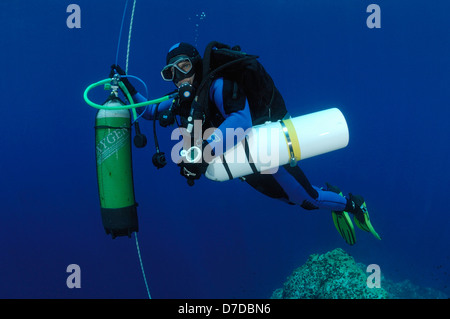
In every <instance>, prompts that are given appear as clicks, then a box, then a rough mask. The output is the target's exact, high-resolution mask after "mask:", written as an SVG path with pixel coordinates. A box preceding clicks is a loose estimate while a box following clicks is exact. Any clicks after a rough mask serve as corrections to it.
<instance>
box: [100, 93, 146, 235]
mask: <svg viewBox="0 0 450 319" xmlns="http://www.w3.org/2000/svg"><path fill="white" fill-rule="evenodd" d="M103 105H108V106H119V105H124V103H123V102H122V101H121V100H120V99H119V98H117V97H115V96H114V95H111V96H110V98H109V99H108V100H107V101H106V102H105V103H104V104H103ZM95 148H96V162H97V181H98V194H99V197H100V208H101V215H102V223H103V227H104V228H105V231H106V234H111V235H112V238H115V237H117V236H128V237H130V236H131V233H132V232H133V231H136V232H137V231H138V218H137V209H136V207H137V203H136V202H135V197H134V185H133V170H132V161H131V115H130V111H129V110H107V109H101V110H99V111H98V112H97V116H96V121H95Z"/></svg>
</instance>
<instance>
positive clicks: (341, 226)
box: [326, 183, 356, 245]
mask: <svg viewBox="0 0 450 319" xmlns="http://www.w3.org/2000/svg"><path fill="white" fill-rule="evenodd" d="M326 185H327V190H329V191H331V192H334V193H336V194H339V195H341V196H342V197H344V195H343V194H342V192H341V190H340V189H339V188H338V187H337V186H333V185H331V184H329V183H326ZM331 216H332V217H333V222H334V226H335V227H336V229H337V231H338V232H339V234H341V236H342V238H344V240H345V241H346V242H347V244H349V245H354V244H355V243H356V236H355V228H354V227H353V223H352V220H351V219H350V215H349V214H348V212H346V211H331Z"/></svg>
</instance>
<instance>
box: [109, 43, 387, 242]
mask: <svg viewBox="0 0 450 319" xmlns="http://www.w3.org/2000/svg"><path fill="white" fill-rule="evenodd" d="M217 48H223V45H221V44H220V43H217V42H212V43H210V44H209V45H208V47H207V50H205V54H204V57H203V59H202V57H201V56H200V54H199V52H198V51H197V49H196V48H195V47H194V46H192V45H190V44H188V43H184V42H181V43H177V44H175V45H173V46H172V47H171V48H170V49H169V52H168V53H167V56H166V65H165V66H164V68H163V69H162V71H161V75H162V78H163V79H164V80H165V81H170V82H173V84H174V85H175V86H176V87H177V89H178V90H179V92H180V93H179V95H178V98H174V99H173V100H168V101H165V102H162V103H160V104H157V105H151V106H148V107H141V108H138V109H137V112H138V113H139V114H140V115H141V116H142V117H143V118H145V119H147V120H154V119H158V120H159V122H160V124H161V125H162V126H167V125H168V124H173V123H174V121H177V124H178V125H179V126H181V127H187V126H188V125H189V123H190V121H191V120H192V117H194V118H197V119H201V120H202V122H203V126H202V130H203V132H204V131H205V130H206V129H207V128H213V133H212V134H210V135H209V137H205V139H204V140H202V141H201V143H200V144H201V145H199V146H200V147H201V149H202V150H203V152H208V154H212V156H213V157H214V156H220V155H222V154H223V153H224V152H226V151H227V150H228V149H230V148H232V147H234V145H236V144H237V143H240V142H241V141H242V140H243V139H244V137H245V134H242V135H239V134H238V136H237V137H236V136H234V137H233V140H234V141H233V142H232V143H230V142H227V136H226V134H221V132H226V129H227V128H231V129H236V128H242V129H243V130H242V131H243V132H244V131H246V130H247V129H248V128H250V127H252V126H254V125H257V124H261V123H265V122H266V121H278V120H282V119H286V118H289V117H290V115H289V114H288V113H287V110H286V107H285V103H284V100H283V98H282V96H281V94H280V92H279V91H278V89H277V88H276V87H275V85H274V83H273V81H272V79H271V78H270V76H268V75H267V73H266V72H265V70H264V68H262V66H261V64H259V62H257V63H256V62H255V63H256V64H253V66H256V68H254V69H258V72H259V73H260V74H261V77H262V78H263V80H262V82H264V83H263V86H262V87H263V88H264V89H261V85H260V86H259V92H254V91H255V88H251V85H252V84H249V82H252V83H253V82H255V81H247V83H243V82H242V81H237V80H236V79H233V77H232V76H227V73H226V72H222V73H217V74H216V76H212V72H211V68H210V67H209V65H210V64H211V61H212V59H211V52H214V50H216V49H217ZM227 48H228V51H227V52H229V53H230V54H233V53H236V54H238V53H239V52H240V48H239V47H234V48H232V49H229V47H228V46H227ZM208 49H209V50H208ZM225 51H226V50H225ZM233 51H234V52H233ZM216 60H217V59H216ZM249 63H251V62H249ZM236 65H237V64H236ZM236 65H235V67H236ZM238 72H239V71H238ZM116 73H118V74H119V75H126V74H125V72H124V71H123V70H122V69H121V68H120V66H118V65H112V66H111V74H110V77H112V76H113V75H114V74H116ZM235 73H236V72H235ZM241 73H242V72H241ZM228 74H232V73H230V72H228ZM121 80H122V82H123V84H124V85H125V86H126V88H127V89H128V91H129V93H130V95H131V96H132V98H133V100H134V102H135V103H139V102H144V101H147V100H146V98H145V97H144V96H143V95H141V94H140V93H139V92H138V91H137V90H136V88H135V87H134V86H133V85H132V84H131V83H130V81H129V80H128V79H127V78H126V77H122V78H121ZM264 85H265V86H264ZM249 86H250V88H249ZM252 93H254V94H252ZM194 97H195V98H194ZM264 99H266V100H265V101H264ZM263 104H264V107H261V105H263ZM258 108H259V109H258ZM178 120H180V122H181V123H178ZM203 132H201V133H203ZM201 136H203V134H201ZM218 137H219V138H218ZM197 145H198V143H197ZM157 151H158V146H157ZM155 155H156V154H155ZM153 162H154V164H155V165H156V164H157V163H155V158H153ZM156 162H158V160H156ZM163 162H164V161H163ZM160 164H161V163H160ZM163 165H164V163H162V165H160V166H159V167H162V166H163ZM178 165H179V166H180V174H181V175H182V176H184V177H185V178H187V179H188V182H190V185H192V184H193V181H194V180H197V179H199V178H200V177H201V175H202V174H204V173H205V171H206V169H207V167H208V162H207V161H205V160H201V161H198V162H194V163H191V162H189V161H181V162H180V163H178ZM157 167H158V166H157ZM241 179H242V180H244V181H245V182H247V183H248V184H249V185H250V186H252V187H253V188H254V189H256V190H258V191H259V192H261V193H263V194H264V195H266V196H269V197H271V198H275V199H279V200H282V201H284V202H286V203H288V204H291V205H299V206H300V207H302V208H304V209H306V210H315V209H319V208H321V209H327V210H331V211H332V217H333V222H334V224H335V226H336V229H337V230H338V232H339V233H340V235H341V236H342V237H343V238H344V239H345V241H346V242H347V243H348V244H350V245H353V244H355V242H356V237H355V230H354V227H353V223H352V220H351V218H350V216H351V215H353V218H354V221H355V224H356V225H357V226H358V227H359V228H360V229H362V230H364V231H367V232H370V233H372V234H373V235H374V236H375V237H376V238H378V239H380V236H379V235H378V234H377V232H376V231H375V229H374V228H373V226H372V224H371V222H370V219H369V213H368V211H367V207H366V203H365V201H364V198H363V197H362V196H360V195H353V194H352V193H349V195H348V196H344V195H343V193H342V192H341V191H340V189H339V188H338V187H336V186H333V185H330V184H329V183H326V187H324V188H320V187H317V186H314V185H312V184H311V183H310V182H309V180H308V178H307V177H306V175H305V174H304V172H303V171H302V169H301V168H300V167H299V166H298V165H297V164H296V165H295V166H291V164H286V165H283V166H281V167H279V169H278V170H277V171H276V172H275V173H273V174H261V173H257V172H256V173H253V174H251V175H247V176H245V177H243V178H241Z"/></svg>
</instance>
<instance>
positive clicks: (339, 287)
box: [271, 248, 447, 299]
mask: <svg viewBox="0 0 450 319" xmlns="http://www.w3.org/2000/svg"><path fill="white" fill-rule="evenodd" d="M365 271H366V266H365V265H363V264H360V263H358V264H357V263H356V262H355V260H354V259H353V257H351V256H350V255H348V254H347V253H346V252H345V251H344V250H342V249H340V248H336V249H334V250H332V251H329V252H327V253H325V254H323V255H318V254H313V255H310V256H309V258H308V260H307V261H306V263H305V264H304V265H303V266H301V267H299V268H297V269H295V270H294V272H293V273H292V274H291V275H290V276H289V277H288V278H287V280H286V282H285V283H284V286H283V288H280V289H276V290H275V291H274V292H273V294H272V297H271V298H272V299H388V298H389V299H396V298H447V296H446V295H445V294H443V293H441V292H439V291H436V290H433V289H430V288H422V287H418V286H415V285H413V284H412V283H410V282H409V281H405V282H401V283H394V282H392V281H389V280H387V279H385V278H384V277H383V276H381V287H380V288H369V287H368V286H367V276H368V274H367V273H366V272H365Z"/></svg>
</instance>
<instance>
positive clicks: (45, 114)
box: [0, 0, 450, 298]
mask: <svg viewBox="0 0 450 319" xmlns="http://www.w3.org/2000/svg"><path fill="white" fill-rule="evenodd" d="M71 3H76V4H78V5H80V7H81V29H69V28H68V27H67V26H66V19H67V17H68V15H69V14H68V13H66V8H67V6H68V5H69V4H71ZM131 3H132V1H130V6H129V8H128V9H129V10H128V13H127V19H126V22H125V26H124V28H125V29H124V34H123V37H122V43H121V47H120V52H119V64H121V65H124V64H125V54H126V40H127V39H126V37H127V35H128V24H129V16H130V8H131ZM370 3H372V2H371V1H365V0H364V1H363V0H358V1H356V0H345V1H331V0H328V1H326V0H318V1H282V0H277V1H255V0H246V1H238V0H229V1H200V0H193V1H189V2H186V1H179V0H175V1H142V0H138V1H137V6H136V13H135V17H134V25H133V33H132V42H131V52H130V63H129V73H130V74H133V75H136V76H139V77H141V78H142V79H143V80H144V81H145V82H146V83H147V84H148V86H149V91H150V96H151V97H159V96H161V95H163V94H164V93H166V92H168V91H170V90H172V89H173V87H172V85H171V83H167V82H164V81H162V79H161V77H160V74H159V72H160V69H161V68H162V66H163V65H164V62H165V55H166V53H167V50H168V48H169V47H170V46H171V45H172V44H174V43H176V42H179V41H186V42H191V43H193V44H196V45H197V47H198V48H199V51H200V52H203V50H204V48H205V46H206V44H207V43H208V42H209V41H211V40H218V41H221V42H225V43H229V44H231V45H234V44H239V45H241V47H242V49H243V50H244V51H246V52H249V53H255V54H258V55H259V56H260V61H261V62H262V63H263V65H264V66H265V67H266V69H267V70H268V71H269V72H270V74H271V75H272V77H273V78H274V80H275V82H276V84H277V87H278V88H279V90H280V91H281V93H282V94H283V96H284V99H285V101H286V104H287V106H288V109H289V111H290V113H291V114H292V115H294V116H296V115H302V114H306V113H310V112H314V111H318V110H322V109H326V108H329V107H339V108H340V109H341V111H342V112H343V113H344V115H345V117H346V119H347V122H348V126H349V131H350V143H349V145H348V147H347V148H345V149H342V150H339V151H335V152H332V153H329V154H325V155H322V156H318V157H314V158H310V159H306V160H305V161H304V162H302V165H301V166H302V168H303V170H304V171H305V173H306V174H307V176H308V177H309V179H310V181H311V182H312V183H313V184H315V185H318V186H322V185H323V184H324V183H325V182H330V183H332V184H335V185H338V186H339V187H340V188H341V189H342V190H343V191H344V193H348V192H352V193H356V194H362V195H363V196H364V197H365V198H366V201H367V204H368V207H369V211H370V214H371V219H372V222H373V225H374V227H375V228H376V230H377V231H378V232H379V234H380V235H381V236H382V238H383V239H382V240H381V241H378V240H376V239H375V238H374V237H373V236H372V235H370V234H368V233H365V232H363V231H361V230H359V229H356V236H357V244H356V245H354V246H352V247H350V246H348V245H346V244H345V242H344V241H343V239H342V238H341V237H340V236H339V234H338V233H337V231H336V229H335V228H334V225H333V222H332V219H331V215H330V212H329V211H325V210H319V211H304V210H303V209H301V208H299V207H295V206H288V205H286V204H284V203H282V202H279V201H276V200H272V199H270V198H267V197H264V196H263V195H261V194H259V193H257V192H256V191H254V190H253V189H252V188H250V187H249V186H247V185H246V184H245V183H242V182H240V181H239V180H234V181H230V182H225V183H217V182H212V181H209V180H207V179H205V178H203V179H202V180H200V181H199V182H198V183H196V185H195V186H194V187H192V188H191V187H189V186H187V184H186V182H185V180H184V179H183V178H182V177H181V176H180V175H179V169H178V167H177V166H176V165H175V164H173V163H170V164H169V165H167V166H166V167H165V168H164V169H162V170H157V169H156V168H154V167H153V166H152V164H151V156H152V155H153V153H154V144H153V140H152V134H151V132H152V131H151V128H152V126H151V124H152V122H150V121H142V123H141V129H142V130H143V131H144V133H145V134H147V136H148V137H149V145H148V146H147V147H146V148H144V149H136V148H134V149H133V162H134V181H135V191H136V200H137V202H138V203H139V208H138V213H139V223H140V231H139V233H138V236H139V241H140V246H141V249H142V258H143V262H144V266H145V270H146V274H147V277H148V282H149V286H150V291H151V293H152V297H154V298H268V297H270V295H271V293H272V291H273V290H275V289H276V288H279V287H282V284H283V282H284V281H285V279H286V277H287V276H288V275H289V274H290V273H291V272H292V271H293V270H294V269H295V268H296V267H299V266H300V265H302V264H303V263H304V262H305V261H306V258H307V257H308V256H309V255H310V254H312V253H324V252H326V251H328V250H331V249H334V248H337V247H341V248H343V249H345V250H346V251H347V252H348V253H350V254H351V255H352V256H353V257H354V258H355V259H356V260H357V261H360V262H363V263H366V264H371V263H375V264H378V265H380V267H381V271H382V273H383V274H384V275H385V276H386V277H388V278H391V279H393V280H396V281H400V280H404V279H410V280H411V281H412V282H414V283H416V284H419V285H422V286H429V287H433V288H436V289H440V290H442V291H444V292H446V293H447V294H450V289H449V288H448V285H449V283H450V277H449V271H450V263H449V257H450V252H449V248H448V247H449V242H450V235H449V231H448V229H449V228H450V215H449V212H448V211H447V209H448V206H449V205H448V202H449V200H448V198H449V195H448V194H449V180H450V173H449V169H448V164H449V159H450V146H449V145H450V143H449V140H450V134H449V117H450V102H449V101H450V94H449V92H450V90H449V84H450V81H449V77H450V60H449V56H450V43H449V42H450V37H449V26H450V25H449V24H450V23H449V19H448V12H449V9H450V5H449V4H448V1H444V0H440V1H407V2H405V1H381V0H376V1H375V3H377V4H378V5H379V6H380V8H381V29H369V28H368V27H367V26H366V18H367V17H368V15H369V13H367V12H366V8H367V6H368V5H369V4H370ZM124 4H125V1H122V0H121V1H118V0H114V1H104V0H101V1H100V0H95V1H87V0H76V1H75V0H74V1H60V0H58V1H56V0H47V1H20V2H19V1H13V0H3V1H1V3H0V30H1V31H0V32H1V37H0V57H1V61H2V67H1V76H0V78H1V80H0V83H1V85H0V90H1V93H2V101H1V105H2V107H1V110H2V113H3V116H2V125H1V128H0V132H1V133H0V147H1V150H2V151H1V157H0V165H1V166H0V168H1V172H2V174H1V178H0V180H1V192H0V202H1V203H2V209H1V222H0V225H1V228H0V229H1V230H0V297H1V298H145V297H146V291H145V286H144V282H143V279H142V274H141V271H140V268H139V261H138V258H137V253H136V248H135V242H134V238H131V239H128V238H118V239H115V240H112V239H111V238H110V237H108V236H106V235H105V233H104V230H103V227H102V224H101V218H100V211H99V200H98V194H97V181H96V167H95V152H94V128H93V126H94V119H95V113H96V111H95V110H94V109H92V108H91V107H89V106H87V105H86V104H85V103H84V101H83V98H82V93H83V91H84V89H85V88H86V87H87V86H88V85H89V84H91V83H93V82H95V81H98V80H100V79H103V78H106V77H107V75H108V73H109V66H110V65H111V64H113V63H114V61H115V57H116V49H117V42H118V35H119V30H120V22H121V19H122V13H123V8H124ZM202 13H204V14H202ZM202 16H204V18H202ZM136 87H138V89H140V90H141V89H142V87H141V86H140V85H139V84H138V83H136ZM105 97H106V92H104V91H102V89H98V90H97V91H96V92H93V94H92V98H93V99H95V100H97V101H103V100H104V99H105ZM158 133H159V137H160V143H161V148H162V149H163V150H164V151H165V152H166V153H170V149H171V147H172V145H173V144H172V143H173V142H172V141H170V133H171V129H163V128H160V127H158ZM69 264H78V265H79V266H80V268H81V288H80V289H76V288H74V289H69V288H67V286H66V279H67V276H68V275H69V274H68V273H67V272H66V267H67V266H68V265H69Z"/></svg>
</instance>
